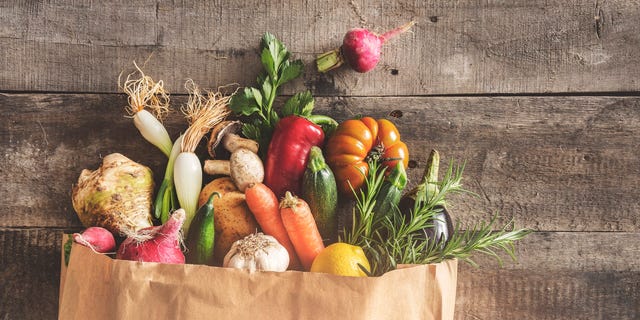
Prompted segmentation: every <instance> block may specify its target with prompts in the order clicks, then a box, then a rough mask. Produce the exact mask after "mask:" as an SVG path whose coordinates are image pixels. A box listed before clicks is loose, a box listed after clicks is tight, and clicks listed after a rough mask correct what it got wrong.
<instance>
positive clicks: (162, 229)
mask: <svg viewBox="0 0 640 320" xmlns="http://www.w3.org/2000/svg"><path fill="white" fill-rule="evenodd" d="M184 219H185V211H184V209H178V210H176V211H175V212H174V213H173V214H172V215H171V217H170V218H169V220H167V222H166V223H165V224H164V225H162V226H157V227H149V228H144V229H142V230H139V231H138V232H137V233H135V234H132V235H129V236H128V237H127V239H126V240H124V242H122V244H121V245H120V247H119V248H118V252H117V253H116V259H122V260H132V261H142V262H160V263H176V264H184V254H183V253H182V250H181V249H180V242H181V241H180V228H181V227H182V224H183V223H184Z"/></svg>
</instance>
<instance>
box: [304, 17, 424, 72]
mask: <svg viewBox="0 0 640 320" xmlns="http://www.w3.org/2000/svg"><path fill="white" fill-rule="evenodd" d="M414 24H415V22H414V21H411V22H409V23H407V24H404V25H402V26H400V27H397V28H395V29H393V30H390V31H387V32H385V33H383V34H382V35H379V34H376V33H374V32H372V31H370V30H367V29H363V28H356V29H351V30H349V31H348V32H347V34H346V35H345V36H344V40H343V41H342V46H341V47H340V48H338V49H334V50H331V51H329V52H326V53H323V54H321V55H320V56H318V58H317V59H316V64H317V67H318V71H320V72H327V71H330V70H333V69H335V68H338V67H340V66H341V65H342V64H343V63H344V62H345V61H346V62H347V64H348V65H349V66H350V67H351V69H353V70H355V71H357V72H362V73H364V72H368V71H371V70H372V69H373V68H375V67H376V65H377V64H378V61H380V53H381V51H382V45H383V44H384V43H385V42H386V41H387V40H389V39H391V38H393V37H395V36H396V35H398V34H400V33H403V32H405V31H407V30H409V29H410V28H411V27H412V26H413V25H414Z"/></svg>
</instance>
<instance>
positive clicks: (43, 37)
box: [0, 0, 640, 96]
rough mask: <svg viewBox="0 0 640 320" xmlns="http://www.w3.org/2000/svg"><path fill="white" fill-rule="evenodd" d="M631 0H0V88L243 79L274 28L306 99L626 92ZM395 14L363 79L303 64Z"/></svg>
mask: <svg viewBox="0 0 640 320" xmlns="http://www.w3.org/2000/svg"><path fill="white" fill-rule="evenodd" d="M639 19H640V6H638V2H637V1H624V0H613V1H595V2H594V1H586V0H582V1H571V2H567V1H562V0H554V1H541V0H539V1H509V2H503V1H471V0H460V1H434V0H430V1H394V2H388V1H381V0H376V1H270V2H264V1H258V0H251V1H242V2H241V3H238V2H237V1H229V0H221V1H215V2H207V3H206V4H205V3H201V2H199V1H180V2H174V1H144V2H137V3H135V4H132V3H130V2H123V1H109V2H105V1H102V2H91V1H89V2H83V1H56V2H40V1H36V2H33V1H13V2H5V3H3V4H2V5H0V21H2V23H1V24H0V65H2V66H3V71H2V72H1V73H0V90H12V91H24V90H27V91H64V92H69V91H71V92H116V91H117V85H116V81H115V79H116V78H117V76H118V74H119V73H120V72H121V71H122V70H125V69H128V68H131V62H132V61H133V60H137V61H138V62H142V61H144V60H146V59H147V58H148V57H149V56H152V57H151V59H150V60H149V62H148V63H147V66H146V70H147V71H148V73H149V74H150V75H152V76H154V77H156V78H161V79H164V80H165V81H166V82H167V83H168V87H169V88H170V89H171V90H172V91H175V92H178V91H184V90H183V86H182V84H183V81H184V79H185V78H187V77H190V78H193V79H194V80H196V81H197V82H200V83H207V84H210V85H221V84H226V83H232V82H233V83H240V84H242V85H252V84H253V83H254V81H255V80H254V79H255V77H256V75H257V73H258V71H259V59H258V58H257V46H258V43H259V39H260V37H261V35H262V34H263V33H264V32H267V31H269V32H272V33H274V34H276V35H277V36H278V37H279V38H280V39H281V40H282V41H283V42H284V43H285V44H287V45H288V46H289V48H290V49H291V51H292V52H293V53H294V56H295V57H297V58H301V59H303V61H304V62H305V64H306V65H307V73H306V75H305V77H304V81H298V82H297V83H296V84H295V85H292V86H288V87H287V88H285V90H286V92H289V93H290V92H292V91H293V90H295V91H298V90H300V89H302V88H303V86H307V87H310V88H312V89H313V90H314V92H315V93H316V94H317V95H329V96H335V95H356V96H363V95H369V96H379V95H383V96H385V95H424V94H457V93H483V94H484V93H531V92H596V91H597V92H610V91H638V90H640V82H639V81H638V80H637V77H635V75H637V74H638V73H640V53H639V52H638V50H637V47H638V46H639V45H640V32H639V31H640V26H639V25H638V23H637V21H638V20H639ZM408 20H415V21H416V22H417V25H416V26H415V27H414V28H413V30H412V32H411V33H407V34H404V35H402V36H400V37H399V38H397V39H393V40H391V41H390V43H389V44H388V45H387V46H386V47H385V48H384V50H383V59H382V63H381V65H380V66H379V67H378V68H377V69H376V70H375V71H373V72H371V73H369V74H367V75H366V76H364V75H361V74H357V73H355V72H348V71H347V70H345V69H341V70H339V71H337V72H333V73H331V74H328V75H321V74H318V73H317V72H316V71H315V70H314V68H315V67H314V65H313V59H314V57H315V56H316V55H317V54H319V53H322V52H324V51H327V50H330V49H332V48H334V47H336V46H338V45H339V44H340V43H341V40H342V35H343V34H344V32H345V31H346V30H348V29H350V28H353V27H360V26H364V27H368V28H370V29H372V30H374V31H377V32H383V31H385V30H386V29H390V28H393V27H395V26H397V25H399V24H401V23H404V22H405V21H408Z"/></svg>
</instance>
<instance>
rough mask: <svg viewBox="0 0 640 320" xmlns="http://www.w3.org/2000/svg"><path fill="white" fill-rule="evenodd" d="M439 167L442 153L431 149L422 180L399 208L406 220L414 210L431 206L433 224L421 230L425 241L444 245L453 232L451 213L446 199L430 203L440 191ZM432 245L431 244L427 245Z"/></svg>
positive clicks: (404, 197)
mask: <svg viewBox="0 0 640 320" xmlns="http://www.w3.org/2000/svg"><path fill="white" fill-rule="evenodd" d="M439 167H440V155H439V153H438V151H437V150H431V153H430V154H429V158H428V159H427V166H426V169H425V172H424V174H423V177H422V181H421V182H420V184H418V185H417V186H416V187H415V188H413V189H412V190H411V191H409V192H408V193H407V194H405V195H404V196H403V197H402V199H400V203H399V204H398V208H399V209H400V212H401V213H402V215H403V217H404V219H405V220H408V219H409V217H410V215H411V214H412V211H415V210H416V209H418V208H430V210H431V211H434V212H435V214H434V216H433V220H431V221H430V222H431V223H430V224H431V225H432V226H430V227H427V228H424V229H422V230H421V231H422V234H424V237H425V241H429V242H433V243H441V245H440V246H441V247H444V246H445V245H446V243H447V242H448V241H449V238H450V237H451V234H452V233H453V222H452V220H451V215H450V214H449V211H447V208H446V207H445V205H444V201H440V202H438V203H429V201H433V195H434V194H435V193H436V192H438V187H437V183H438V169H439ZM430 246H431V244H430V245H429V246H427V247H430Z"/></svg>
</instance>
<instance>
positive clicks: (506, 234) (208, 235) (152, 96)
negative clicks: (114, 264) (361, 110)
mask: <svg viewBox="0 0 640 320" xmlns="http://www.w3.org/2000/svg"><path fill="white" fill-rule="evenodd" d="M411 25H413V23H409V24H407V25H405V26H402V27H399V28H397V29H395V30H392V31H390V32H388V33H385V34H383V35H381V36H378V35H375V34H373V33H370V32H368V31H366V30H363V29H358V30H352V31H350V32H349V34H348V35H347V37H345V42H344V44H343V46H342V49H341V51H340V52H341V54H342V55H344V59H345V60H346V61H347V62H348V63H349V64H350V65H351V67H352V68H354V69H356V70H357V71H360V72H366V71H368V70H370V69H371V68H373V67H374V66H375V64H376V63H377V61H378V60H379V54H380V46H381V45H382V43H383V42H384V41H385V40H387V39H389V38H391V37H392V36H394V35H396V34H399V33H401V32H404V31H406V30H407V29H409V28H410V27H411ZM362 45H367V46H369V47H368V48H369V49H370V50H372V51H371V52H369V53H367V54H369V56H362V52H363V51H362V50H360V49H359V48H358V46H362ZM355 52H359V53H360V56H359V57H355ZM334 53H335V52H334ZM365 53H366V52H365ZM325 58H326V57H325ZM260 59H261V62H262V65H263V67H264V72H263V73H262V74H260V75H259V76H258V77H257V85H256V87H246V88H243V89H241V90H240V89H239V90H236V91H235V92H234V93H233V94H225V93H223V92H221V91H209V90H206V89H202V88H201V87H199V86H198V85H196V84H195V83H194V82H193V81H191V80H188V81H187V82H186V84H185V88H186V90H187V91H188V93H189V99H188V102H187V103H186V104H185V105H183V106H181V108H180V110H181V111H182V113H183V114H184V116H185V118H186V122H187V126H186V130H185V131H184V133H183V134H181V135H179V136H178V137H176V138H175V140H173V141H172V140H171V139H170V135H169V134H168V133H167V130H166V129H165V128H164V126H163V125H162V119H163V117H164V116H165V115H166V114H167V112H168V110H169V108H170V107H171V104H170V99H169V94H168V93H167V92H166V90H165V89H164V87H163V84H162V81H158V82H156V81H154V80H153V79H152V78H151V77H149V76H148V75H145V74H144V73H143V71H142V70H141V69H140V68H139V67H138V66H137V65H136V66H135V67H136V71H135V72H134V73H132V74H129V75H128V76H127V78H126V80H125V81H124V83H123V84H121V85H120V87H121V88H122V90H123V92H125V93H126V94H127V95H128V97H129V99H128V102H129V106H127V108H126V111H127V113H128V114H129V115H130V116H132V117H133V119H134V124H135V126H136V128H137V129H138V130H139V131H140V133H141V134H142V136H143V137H144V138H145V139H146V140H147V141H149V142H150V143H152V144H153V145H155V146H156V147H157V148H158V149H159V150H160V151H161V152H162V154H164V156H165V157H166V158H163V159H166V167H165V172H164V177H163V179H162V183H161V185H160V186H158V187H157V188H156V186H154V184H153V176H152V172H151V170H150V169H149V168H148V167H146V166H144V165H142V164H139V163H136V162H134V161H133V160H131V159H128V158H126V157H125V156H123V155H121V154H118V153H113V154H110V155H107V156H106V157H105V158H104V160H103V164H102V166H101V167H100V168H99V169H98V170H95V171H90V170H84V171H83V172H82V174H81V175H80V178H79V180H78V183H77V185H75V186H74V187H73V205H74V209H75V210H76V212H77V214H78V217H79V218H80V221H81V222H82V223H83V225H84V226H85V227H86V228H87V229H86V230H85V231H84V232H83V233H82V234H76V235H74V236H73V237H72V239H74V240H75V241H76V242H77V243H80V244H82V245H85V246H88V247H90V248H92V249H93V250H94V251H96V252H97V253H104V254H110V253H112V252H113V251H114V250H115V249H116V247H117V252H116V255H115V258H117V259H124V260H134V261H142V262H159V263H177V264H181V263H189V264H204V265H211V266H222V267H230V268H238V269H244V270H249V271H275V272H281V271H285V270H300V271H314V272H330V273H335V274H338V275H345V276H378V275H382V274H384V273H386V272H388V271H390V270H393V269H395V268H397V266H398V265H400V264H426V263H437V262H440V261H443V260H445V259H461V260H463V261H467V262H469V263H471V264H475V262H474V261H473V260H472V258H471V256H472V254H473V253H475V252H479V253H485V254H489V255H491V256H494V257H496V258H497V259H498V260H500V255H499V254H498V252H497V251H499V250H503V251H505V252H506V253H507V254H508V255H510V256H511V257H512V258H514V259H515V255H514V243H515V241H517V240H520V239H522V238H523V237H525V236H526V235H527V234H528V233H529V232H530V231H529V230H526V229H515V230H510V229H512V228H510V227H511V226H512V224H511V223H509V224H507V225H506V226H504V227H502V228H497V229H498V231H494V223H495V219H494V220H491V221H490V222H488V223H479V224H477V225H474V226H462V225H460V224H458V223H455V224H454V222H455V220H454V219H453V217H452V215H451V214H450V212H449V210H448V209H447V208H448V201H447V199H448V196H449V195H450V194H456V193H462V194H469V193H470V192H469V191H467V190H465V189H464V188H463V187H462V173H463V168H464V166H461V165H456V164H455V163H454V162H451V163H450V164H449V166H448V167H447V170H446V172H445V173H444V175H443V176H442V178H441V179H439V177H438V171H439V167H440V155H439V153H438V152H437V151H436V150H433V151H431V153H430V154H429V158H428V159H429V160H428V163H427V166H426V168H425V173H424V175H423V178H422V180H421V181H420V182H419V183H418V184H417V186H416V187H415V188H413V189H412V190H405V188H406V186H407V185H408V178H407V172H406V169H407V166H408V163H409V159H410V153H409V147H408V146H407V144H406V143H405V142H404V141H403V140H402V139H401V137H400V131H401V130H399V128H398V127H396V125H395V124H394V123H393V122H392V121H390V120H388V119H375V118H373V117H369V116H363V117H356V118H352V119H348V120H346V121H343V122H341V123H338V122H337V121H335V120H334V119H332V118H330V117H328V116H326V115H319V114H315V113H314V99H313V97H312V95H311V92H310V91H304V92H300V93H296V94H294V95H293V96H291V97H290V98H289V99H288V100H286V101H285V102H284V103H283V105H282V106H276V105H275V104H276V97H277V96H278V94H279V89H280V88H281V87H282V86H283V85H285V84H286V83H288V82H290V81H292V80H294V79H296V78H298V77H299V76H300V75H301V73H302V71H303V64H302V62H301V61H300V60H290V53H289V51H288V50H287V48H286V47H285V46H284V45H283V44H282V43H281V42H280V41H279V40H278V39H276V38H275V36H273V35H271V34H269V33H267V34H265V35H264V37H263V38H262V41H261V50H260ZM278 101H280V100H278ZM147 110H150V111H151V112H149V111H147ZM205 137H206V138H208V139H207V140H208V141H207V143H206V153H207V154H208V156H205V159H202V156H199V154H202V153H198V152H197V149H198V148H202V147H203V143H201V141H202V140H203V138H205ZM205 174H206V175H205ZM339 203H340V204H345V203H347V204H348V203H350V204H352V205H353V210H352V212H351V216H348V217H345V216H340V212H342V211H341V210H339V209H340V208H339V207H338V204H339ZM343 211H344V210H343ZM339 221H342V223H339ZM508 229H509V230H508ZM183 237H184V238H183Z"/></svg>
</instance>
